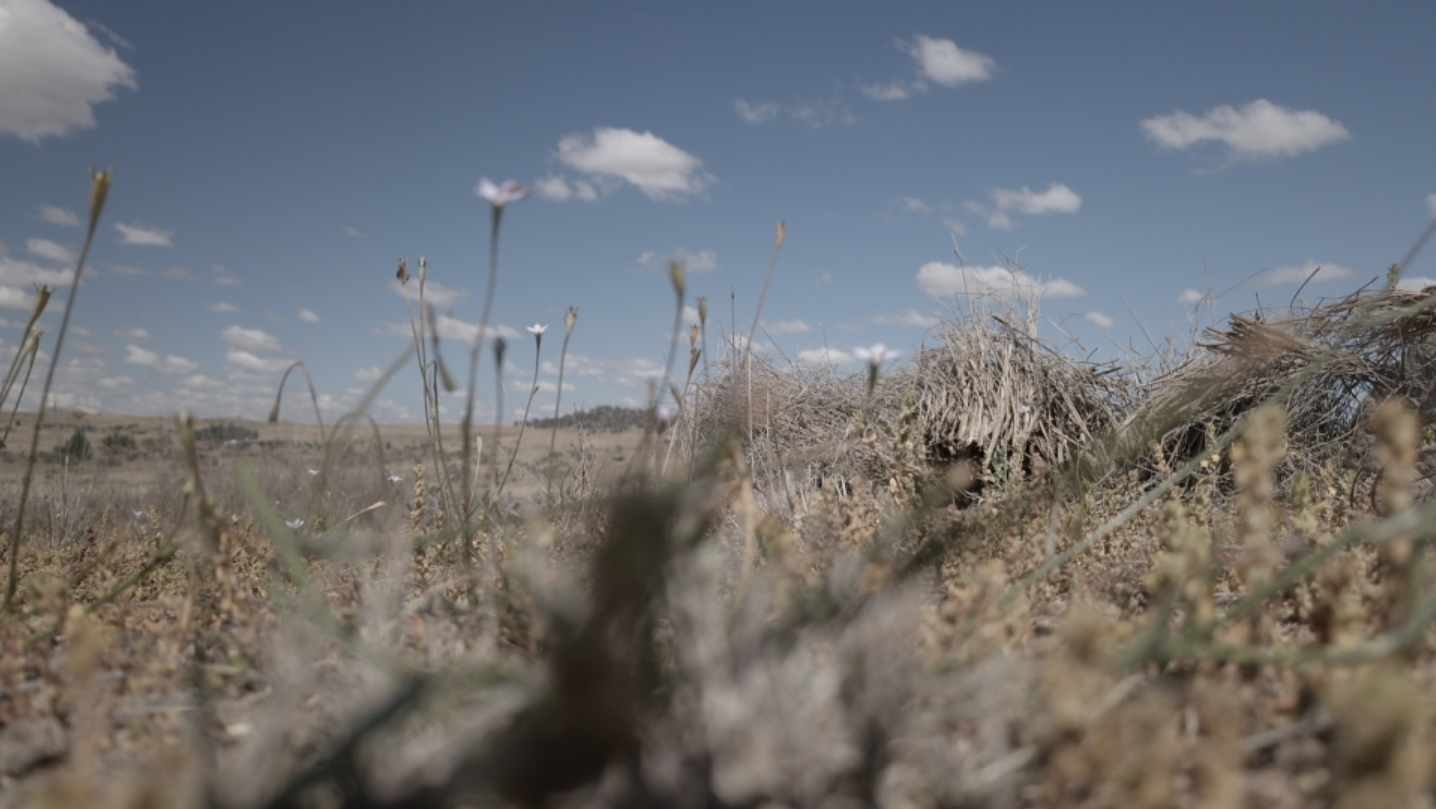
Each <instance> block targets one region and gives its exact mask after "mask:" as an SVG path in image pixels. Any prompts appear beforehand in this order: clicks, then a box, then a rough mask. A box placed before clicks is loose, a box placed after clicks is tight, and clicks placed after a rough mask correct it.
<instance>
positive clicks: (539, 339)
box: [495, 323, 548, 497]
mask: <svg viewBox="0 0 1436 809" xmlns="http://www.w3.org/2000/svg"><path fill="white" fill-rule="evenodd" d="M547 330H548V326H540V325H538V324H537V323H535V324H534V325H532V326H529V333H531V334H532V335H533V336H534V378H533V382H532V383H530V385H529V400H528V402H527V403H526V404H525V405H524V415H523V418H522V419H521V420H520V421H519V434H518V437H517V438H515V439H514V449H513V452H510V453H509V465H508V466H507V467H505V469H504V477H503V479H502V480H500V481H499V488H498V492H497V493H496V494H495V496H496V497H497V496H498V494H502V493H503V491H504V487H505V486H506V485H508V482H509V475H510V474H511V473H512V472H513V471H514V460H515V459H517V458H518V457H519V447H520V446H521V445H522V444H523V442H524V430H526V429H527V428H528V426H529V410H530V409H531V408H532V407H533V405H534V395H535V394H537V393H538V389H539V385H538V373H539V360H540V358H541V356H542V355H541V352H542V351H543V333H544V332H545V331H547Z"/></svg>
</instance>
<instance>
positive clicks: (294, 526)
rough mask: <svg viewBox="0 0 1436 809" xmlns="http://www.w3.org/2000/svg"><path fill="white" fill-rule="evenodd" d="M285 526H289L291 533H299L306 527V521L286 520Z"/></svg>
mask: <svg viewBox="0 0 1436 809" xmlns="http://www.w3.org/2000/svg"><path fill="white" fill-rule="evenodd" d="M284 524H285V525H287V526H289V529H290V530H291V531H298V530H299V529H300V528H303V527H304V520H301V519H298V518H296V519H293V520H285V521H284Z"/></svg>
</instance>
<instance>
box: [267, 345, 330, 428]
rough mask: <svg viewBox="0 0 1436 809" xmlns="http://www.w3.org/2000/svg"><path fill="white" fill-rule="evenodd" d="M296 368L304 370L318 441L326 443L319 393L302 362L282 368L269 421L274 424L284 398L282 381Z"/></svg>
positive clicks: (284, 381) (285, 380)
mask: <svg viewBox="0 0 1436 809" xmlns="http://www.w3.org/2000/svg"><path fill="white" fill-rule="evenodd" d="M295 368H298V369H299V370H300V371H303V372H304V382H305V384H307V385H308V386H309V402H310V404H312V405H313V406H314V421H315V422H316V423H317V424H318V425H319V442H320V443H322V444H328V443H329V438H328V436H327V435H325V432H324V414H323V413H321V412H319V394H318V393H316V392H315V390H314V378H313V377H311V376H310V375H309V368H308V367H307V366H305V364H304V363H303V362H295V363H292V364H290V366H289V367H288V368H286V369H284V376H282V377H280V378H279V391H278V392H277V393H275V394H274V407H272V408H270V409H269V423H270V424H275V423H277V422H278V421H279V405H280V403H281V402H282V401H283V400H284V383H286V382H288V381H289V375H290V374H291V373H293V372H294V369H295Z"/></svg>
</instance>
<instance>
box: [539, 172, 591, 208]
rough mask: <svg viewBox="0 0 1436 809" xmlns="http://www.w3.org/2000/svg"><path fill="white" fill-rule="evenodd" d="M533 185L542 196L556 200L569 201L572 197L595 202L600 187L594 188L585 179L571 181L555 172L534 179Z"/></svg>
mask: <svg viewBox="0 0 1436 809" xmlns="http://www.w3.org/2000/svg"><path fill="white" fill-rule="evenodd" d="M533 186H534V190H536V191H537V192H538V195H539V196H540V197H543V198H544V199H548V200H553V201H554V202H567V201H568V200H570V199H579V200H583V201H584V202H593V201H595V200H597V199H598V189H597V188H594V187H593V185H592V184H591V183H586V182H584V181H583V180H574V181H573V182H569V181H568V180H567V179H565V178H563V177H559V176H557V175H554V174H550V175H549V176H547V177H543V178H541V179H538V180H534V182H533Z"/></svg>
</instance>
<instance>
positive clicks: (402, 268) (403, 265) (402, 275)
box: [394, 258, 409, 286]
mask: <svg viewBox="0 0 1436 809" xmlns="http://www.w3.org/2000/svg"><path fill="white" fill-rule="evenodd" d="M394 277H395V278H398V279H399V286H407V285H408V283H409V262H407V261H405V260H404V259H402V258H401V259H399V271H398V272H397V273H394Z"/></svg>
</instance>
